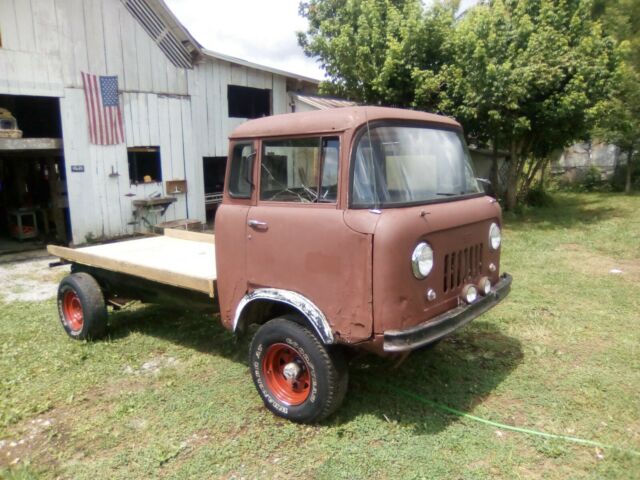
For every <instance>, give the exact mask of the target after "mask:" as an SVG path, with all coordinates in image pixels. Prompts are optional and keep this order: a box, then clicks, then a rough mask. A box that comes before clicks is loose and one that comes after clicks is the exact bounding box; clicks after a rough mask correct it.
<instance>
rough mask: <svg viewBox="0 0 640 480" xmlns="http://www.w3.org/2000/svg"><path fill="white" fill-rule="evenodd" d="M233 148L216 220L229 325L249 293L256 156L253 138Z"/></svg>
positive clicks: (220, 288)
mask: <svg viewBox="0 0 640 480" xmlns="http://www.w3.org/2000/svg"><path fill="white" fill-rule="evenodd" d="M230 151H231V155H230V158H229V161H228V162H227V175H226V178H227V180H226V188H225V190H224V198H223V202H222V205H220V207H219V208H218V211H217V212H216V223H215V235H216V237H215V242H216V272H217V293H218V303H219V304H220V313H221V315H222V321H223V323H224V324H225V325H226V326H227V327H228V326H230V325H231V324H232V322H233V317H234V315H235V306H236V305H237V304H238V302H239V301H240V299H241V298H242V297H243V296H244V295H245V293H246V287H247V274H246V267H245V262H246V237H245V235H246V232H245V228H246V225H247V214H248V212H249V207H250V206H251V202H252V194H253V170H254V164H255V157H256V150H255V147H254V142H253V141H251V140H247V141H242V140H240V141H236V142H234V143H233V144H232V145H231V150H230Z"/></svg>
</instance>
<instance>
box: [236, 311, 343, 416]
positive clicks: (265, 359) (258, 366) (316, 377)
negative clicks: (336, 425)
mask: <svg viewBox="0 0 640 480" xmlns="http://www.w3.org/2000/svg"><path fill="white" fill-rule="evenodd" d="M249 365H250V368H251V375H252V377H253V381H254V383H255V385H256V388H257V389H258V393H260V396H261V397H262V400H263V401H264V404H265V406H266V407H267V408H268V409H269V410H271V411H272V412H273V413H275V414H276V415H278V416H280V417H283V418H286V419H288V420H293V421H294V422H300V423H313V422H319V421H321V420H323V419H325V418H326V417H328V416H329V415H331V414H332V413H333V412H334V411H335V410H337V408H338V407H339V406H340V404H341V403H342V401H343V400H344V396H345V394H346V391H347V384H348V381H349V376H348V368H347V363H346V361H345V359H344V357H343V356H342V355H341V352H339V351H332V352H330V351H329V350H328V349H327V348H326V347H325V346H324V345H323V344H322V343H321V342H320V340H319V339H318V338H317V337H316V336H315V335H314V334H313V332H311V331H310V330H309V329H308V328H306V327H304V326H302V325H300V324H299V323H297V322H295V321H293V320H292V319H290V318H287V317H282V318H276V319H274V320H270V321H269V322H267V323H265V324H264V325H263V326H262V327H260V329H259V330H258V331H257V332H256V334H255V336H254V337H253V341H252V342H251V347H250V358H249Z"/></svg>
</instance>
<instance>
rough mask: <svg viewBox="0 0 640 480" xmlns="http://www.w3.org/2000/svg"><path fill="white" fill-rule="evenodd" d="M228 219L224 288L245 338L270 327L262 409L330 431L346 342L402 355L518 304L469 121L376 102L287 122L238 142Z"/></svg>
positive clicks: (260, 362)
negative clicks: (476, 165) (508, 303)
mask: <svg viewBox="0 0 640 480" xmlns="http://www.w3.org/2000/svg"><path fill="white" fill-rule="evenodd" d="M226 178H227V180H226V185H225V191H224V199H223V203H222V205H221V207H220V208H219V210H218V212H217V216H216V225H215V232H216V266H217V275H218V279H217V293H218V301H219V304H220V312H221V316H222V321H223V323H224V324H225V326H226V327H227V328H229V329H230V330H233V331H234V332H239V333H241V332H244V331H245V330H246V329H247V327H248V326H249V325H250V324H252V323H257V324H261V326H260V328H259V329H258V331H257V332H256V334H255V337H254V339H253V341H252V344H251V347H250V368H251V372H252V376H253V379H254V382H255V384H256V387H257V389H258V391H259V393H260V395H261V396H262V398H263V400H264V402H265V405H266V406H267V407H268V408H269V409H270V410H272V411H273V412H274V413H276V414H278V415H281V416H283V417H286V418H289V419H292V420H295V421H303V422H310V421H318V420H320V419H322V418H324V417H326V416H327V415H329V414H331V413H332V412H333V411H334V410H335V409H336V408H337V407H338V406H339V404H340V402H341V401H342V398H343V397H344V394H345V392H346V388H347V367H346V363H345V361H344V358H343V356H342V350H343V347H344V346H351V347H357V348H361V349H366V350H369V351H372V352H374V353H377V354H399V353H403V352H409V351H411V350H414V349H417V348H420V347H423V346H426V345H428V344H430V343H434V342H436V341H438V340H440V339H441V338H443V337H445V336H446V335H448V334H450V333H452V332H453V331H454V330H456V329H457V328H459V327H461V326H463V325H465V324H466V323H468V322H469V321H471V320H472V319H473V318H475V317H476V316H478V315H480V314H482V313H483V312H485V311H486V310H488V309H489V308H491V307H492V306H494V305H495V304H496V303H498V302H499V301H500V300H501V299H502V298H503V297H504V296H506V295H507V293H508V291H509V288H510V284H511V277H510V276H508V275H506V274H505V275H502V276H500V274H499V267H500V243H501V234H500V227H501V210H500V206H499V205H498V203H497V202H496V201H495V200H494V199H493V198H490V197H488V196H486V195H485V194H484V193H483V191H482V189H481V188H480V186H479V184H478V182H477V180H476V178H475V175H474V172H473V168H472V165H471V161H470V156H469V153H468V150H467V147H466V145H465V141H464V138H463V135H462V129H461V127H460V125H459V124H458V123H457V122H455V121H454V120H452V119H450V118H447V117H442V116H438V115H432V114H428V113H423V112H415V111H407V110H400V109H390V108H379V107H353V108H340V109H334V110H327V111H317V112H309V113H296V114H286V115H278V116H274V117H268V118H263V119H259V120H253V121H249V122H246V123H244V124H243V125H241V126H239V127H238V128H237V129H236V130H235V131H234V132H233V134H232V135H231V137H230V145H229V161H228V167H227V175H226Z"/></svg>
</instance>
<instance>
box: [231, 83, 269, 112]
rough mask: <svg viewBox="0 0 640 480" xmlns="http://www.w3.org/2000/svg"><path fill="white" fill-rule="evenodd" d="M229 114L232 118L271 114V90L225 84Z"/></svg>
mask: <svg viewBox="0 0 640 480" xmlns="http://www.w3.org/2000/svg"><path fill="white" fill-rule="evenodd" d="M227 100H228V102H229V116H230V117H233V118H260V117H266V116H268V115H271V90H269V89H261V88H250V87H241V86H239V85H228V86H227Z"/></svg>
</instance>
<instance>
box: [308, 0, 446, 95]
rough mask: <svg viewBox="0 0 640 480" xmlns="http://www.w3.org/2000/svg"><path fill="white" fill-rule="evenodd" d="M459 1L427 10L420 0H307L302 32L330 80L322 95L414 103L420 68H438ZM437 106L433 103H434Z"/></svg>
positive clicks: (321, 86)
mask: <svg viewBox="0 0 640 480" xmlns="http://www.w3.org/2000/svg"><path fill="white" fill-rule="evenodd" d="M457 3H458V2H457V1H452V2H447V3H436V4H435V5H434V7H433V8H431V9H429V10H425V8H424V6H423V4H422V2H421V0H309V1H303V2H302V3H301V4H300V14H301V15H302V16H304V17H306V18H307V19H308V21H309V29H308V30H307V31H306V32H300V33H298V41H299V43H300V45H301V46H302V47H303V49H304V51H305V53H306V54H307V55H309V56H311V57H316V58H318V59H319V60H320V62H321V65H322V67H323V68H324V70H325V72H326V73H327V76H328V80H327V81H325V82H323V83H322V84H321V85H320V90H321V92H322V93H327V94H333V95H340V96H343V97H346V98H349V99H352V100H356V101H360V102H363V103H369V104H383V105H395V106H403V107H410V106H413V105H414V98H415V91H416V81H428V80H427V78H426V76H424V75H423V76H422V77H421V78H420V79H416V78H415V77H414V71H415V70H416V68H417V67H418V66H420V67H421V68H422V69H423V70H430V71H438V70H439V68H440V66H441V65H442V64H443V63H444V62H445V61H446V58H445V56H444V55H443V52H442V49H443V45H444V44H445V43H446V39H447V38H448V36H450V35H451V30H452V27H453V21H454V12H455V10H456V9H457ZM431 106H435V105H431Z"/></svg>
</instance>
